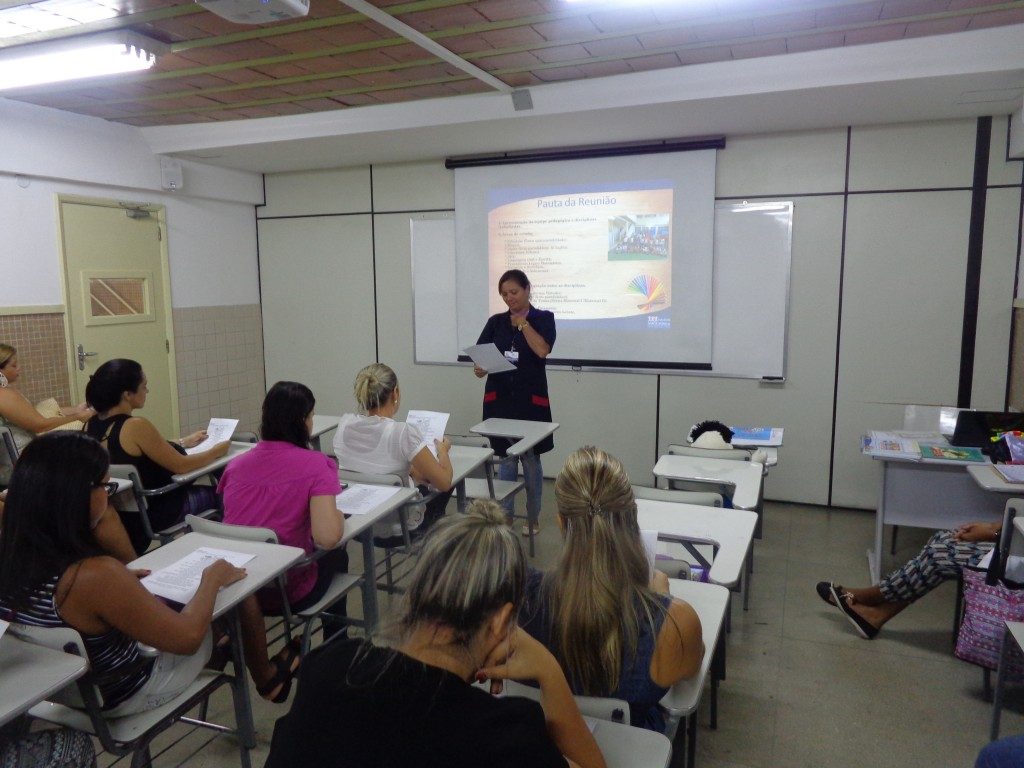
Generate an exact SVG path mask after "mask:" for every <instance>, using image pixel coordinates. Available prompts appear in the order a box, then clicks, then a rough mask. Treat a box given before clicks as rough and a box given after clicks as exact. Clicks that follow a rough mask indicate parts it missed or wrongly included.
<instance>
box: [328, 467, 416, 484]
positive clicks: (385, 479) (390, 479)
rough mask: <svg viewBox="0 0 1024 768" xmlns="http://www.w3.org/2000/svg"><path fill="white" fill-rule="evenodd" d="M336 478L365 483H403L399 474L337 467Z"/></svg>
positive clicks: (348, 481) (347, 481)
mask: <svg viewBox="0 0 1024 768" xmlns="http://www.w3.org/2000/svg"><path fill="white" fill-rule="evenodd" d="M338 479H339V480H341V482H343V483H366V484H367V485H399V486H401V485H405V480H403V479H402V478H401V477H400V476H399V475H393V474H379V475H378V474H374V473H372V472H356V471H355V470H352V469H339V470H338Z"/></svg>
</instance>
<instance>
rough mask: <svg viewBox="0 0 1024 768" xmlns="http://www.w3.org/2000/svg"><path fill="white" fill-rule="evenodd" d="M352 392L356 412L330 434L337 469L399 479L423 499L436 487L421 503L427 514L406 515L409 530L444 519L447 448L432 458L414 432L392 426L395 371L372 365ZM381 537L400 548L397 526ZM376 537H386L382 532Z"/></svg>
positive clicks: (438, 446)
mask: <svg viewBox="0 0 1024 768" xmlns="http://www.w3.org/2000/svg"><path fill="white" fill-rule="evenodd" d="M353 393H354V394H355V397H356V403H357V404H358V406H359V411H360V413H358V414H356V413H346V414H345V415H344V416H342V417H341V420H340V421H339V422H338V430H337V432H335V434H334V455H335V456H336V457H337V459H338V467H339V468H341V469H347V470H351V471H353V472H367V473H370V474H385V475H386V474H397V475H401V476H403V477H407V478H408V479H409V481H410V484H412V485H415V486H417V487H418V488H419V490H420V493H422V494H426V493H427V492H428V491H429V488H428V485H429V486H433V487H434V488H436V489H437V490H438V491H440V493H439V494H438V495H437V496H436V497H434V498H433V499H431V500H430V501H429V502H428V503H427V504H426V509H425V510H420V511H419V512H418V513H416V512H415V511H414V512H413V513H411V514H410V515H409V527H410V529H413V530H417V529H418V530H420V531H426V529H427V528H428V527H429V526H430V525H431V524H432V523H433V522H434V521H435V520H436V519H437V518H439V517H440V516H441V515H443V514H444V509H445V506H447V504H448V499H450V498H451V495H452V494H451V489H452V462H451V460H450V459H449V458H448V450H449V449H450V448H451V443H449V442H448V441H447V440H435V441H434V449H435V451H436V458H435V454H434V453H433V452H431V450H430V447H429V446H428V445H427V441H426V440H424V439H423V435H422V434H420V431H419V429H417V428H416V427H415V426H413V425H412V424H407V423H405V422H403V421H395V414H396V413H398V407H399V404H400V403H401V398H402V394H401V391H400V390H399V388H398V377H397V376H396V375H395V372H394V371H393V370H391V368H389V367H388V366H386V365H384V364H383V363H373V364H372V365H368V366H366V367H365V368H363V369H362V370H361V371H359V373H358V374H356V380H355V384H354V386H353ZM424 523H425V525H424ZM386 533H389V534H390V535H391V536H390V538H391V540H392V541H393V542H394V543H395V544H398V543H400V539H401V528H400V527H399V526H398V525H397V524H396V525H394V526H389V527H388V528H387V531H386ZM380 535H385V531H381V532H380ZM385 543H388V544H390V543H391V541H388V542H385Z"/></svg>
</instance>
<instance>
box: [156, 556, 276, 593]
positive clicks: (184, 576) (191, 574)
mask: <svg viewBox="0 0 1024 768" xmlns="http://www.w3.org/2000/svg"><path fill="white" fill-rule="evenodd" d="M254 557H256V555H247V554H246V553H244V552H232V551H231V550H228V549H215V548H213V547H199V549H196V550H195V551H193V552H192V553H190V554H188V555H185V557H183V558H181V560H178V561H177V562H176V563H171V564H170V565H168V566H167V567H166V568H161V569H160V570H158V571H153V573H151V574H149V576H146V577H145V578H143V579H142V586H144V587H145V588H146V589H148V590H149V591H150V592H152V593H153V594H154V595H158V596H159V597H165V598H167V599H168V600H173V601H174V602H176V603H187V602H188V601H189V600H191V599H192V598H193V597H194V596H195V594H196V590H197V589H199V582H200V580H201V579H202V578H203V571H204V570H206V568H207V567H208V566H210V565H212V564H213V563H214V562H216V561H217V560H227V561H228V562H229V563H231V564H232V565H233V566H235V567H237V568H241V567H242V566H243V565H245V564H246V563H248V562H249V561H250V560H252V559H253V558H254Z"/></svg>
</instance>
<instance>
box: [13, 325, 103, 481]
mask: <svg viewBox="0 0 1024 768" xmlns="http://www.w3.org/2000/svg"><path fill="white" fill-rule="evenodd" d="M19 378H21V366H20V365H19V363H18V350H16V349H15V348H14V347H12V346H11V345H10V344H0V427H7V428H8V429H9V430H11V435H12V436H13V437H14V445H15V447H16V448H17V449H18V450H19V451H20V450H21V449H22V448H24V447H25V446H26V445H28V443H29V441H30V440H32V438H33V437H35V436H36V435H38V434H41V433H43V432H49V431H50V430H51V429H56V428H57V427H62V426H64V425H65V424H70V423H71V422H73V421H85V420H86V419H88V418H89V417H90V416H92V415H93V410H92V409H91V408H90V407H89V406H88V404H86V403H82V404H81V405H78V406H75V407H68V408H63V409H62V410H61V415H60V416H53V417H49V418H47V417H46V416H43V415H42V414H41V413H39V411H37V410H36V409H35V407H34V406H33V405H32V403H30V402H29V401H28V398H26V397H25V396H24V395H23V394H21V392H19V391H18V390H17V388H15V387H14V386H13V385H14V384H15V383H16V382H17V381H18V379H19ZM10 477H11V464H10V460H9V458H8V456H7V451H5V450H4V449H3V446H2V445H0V485H7V482H8V480H9V479H10Z"/></svg>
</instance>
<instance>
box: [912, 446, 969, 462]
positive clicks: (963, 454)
mask: <svg viewBox="0 0 1024 768" xmlns="http://www.w3.org/2000/svg"><path fill="white" fill-rule="evenodd" d="M921 458H922V459H945V460H946V461H980V462H983V461H985V454H983V453H982V452H981V449H980V448H966V447H964V448H961V447H959V446H956V445H922V446H921Z"/></svg>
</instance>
